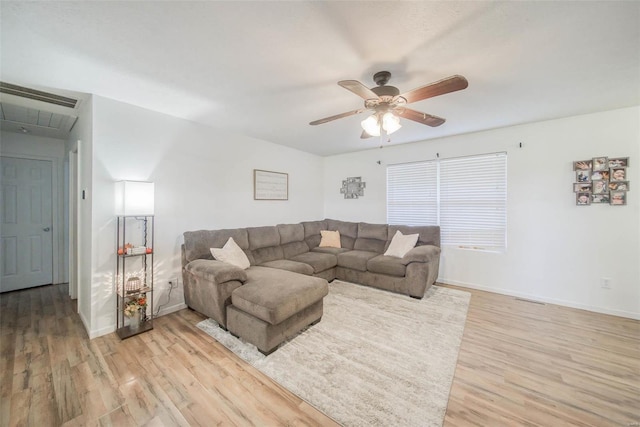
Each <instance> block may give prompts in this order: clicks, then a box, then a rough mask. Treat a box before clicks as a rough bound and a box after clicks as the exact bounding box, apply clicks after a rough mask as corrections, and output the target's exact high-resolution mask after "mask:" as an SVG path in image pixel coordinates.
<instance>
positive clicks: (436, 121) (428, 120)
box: [396, 108, 445, 127]
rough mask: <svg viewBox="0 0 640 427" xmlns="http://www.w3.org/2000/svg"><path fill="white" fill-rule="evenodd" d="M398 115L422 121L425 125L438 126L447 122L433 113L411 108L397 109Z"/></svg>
mask: <svg viewBox="0 0 640 427" xmlns="http://www.w3.org/2000/svg"><path fill="white" fill-rule="evenodd" d="M396 114H398V116H400V117H402V118H405V119H409V120H413V121H414V122H418V123H422V124H423V125H427V126H431V127H436V126H440V125H441V124H443V123H444V122H445V119H443V118H442V117H438V116H432V115H431V114H426V113H421V112H420V111H416V110H412V109H411V108H403V109H402V110H399V111H397V113H396Z"/></svg>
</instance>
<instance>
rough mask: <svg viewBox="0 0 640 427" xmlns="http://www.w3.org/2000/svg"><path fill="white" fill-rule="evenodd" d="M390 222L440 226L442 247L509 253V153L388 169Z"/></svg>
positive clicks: (388, 219) (401, 165) (411, 164)
mask: <svg viewBox="0 0 640 427" xmlns="http://www.w3.org/2000/svg"><path fill="white" fill-rule="evenodd" d="M387 222H388V223H389V224H406V225H440V231H441V239H442V244H443V245H455V246H462V247H469V248H474V249H483V250H503V249H505V247H506V223H507V154H506V153H495V154H486V155H480V156H470V157H460V158H454V159H443V160H433V161H425V162H415V163H405V164H398V165H390V166H388V167H387Z"/></svg>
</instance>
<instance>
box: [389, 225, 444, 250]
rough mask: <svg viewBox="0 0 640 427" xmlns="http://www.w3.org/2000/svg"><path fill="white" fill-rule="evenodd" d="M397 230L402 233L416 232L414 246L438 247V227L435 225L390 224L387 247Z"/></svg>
mask: <svg viewBox="0 0 640 427" xmlns="http://www.w3.org/2000/svg"><path fill="white" fill-rule="evenodd" d="M398 230H400V232H401V233H402V234H404V235H407V234H416V233H418V235H419V236H418V243H416V246H422V245H433V246H437V247H440V227H439V226H437V225H419V226H411V225H390V226H389V234H388V237H387V239H388V242H387V247H388V246H389V243H391V239H393V236H394V235H395V234H396V231H398ZM385 249H386V248H385Z"/></svg>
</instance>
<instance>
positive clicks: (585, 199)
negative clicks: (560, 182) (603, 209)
mask: <svg viewBox="0 0 640 427" xmlns="http://www.w3.org/2000/svg"><path fill="white" fill-rule="evenodd" d="M590 204H591V193H588V192H586V191H585V192H580V193H576V205H578V206H588V205H590Z"/></svg>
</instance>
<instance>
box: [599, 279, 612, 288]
mask: <svg viewBox="0 0 640 427" xmlns="http://www.w3.org/2000/svg"><path fill="white" fill-rule="evenodd" d="M600 287H601V288H602V289H611V278H610V277H601V278H600Z"/></svg>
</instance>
